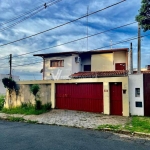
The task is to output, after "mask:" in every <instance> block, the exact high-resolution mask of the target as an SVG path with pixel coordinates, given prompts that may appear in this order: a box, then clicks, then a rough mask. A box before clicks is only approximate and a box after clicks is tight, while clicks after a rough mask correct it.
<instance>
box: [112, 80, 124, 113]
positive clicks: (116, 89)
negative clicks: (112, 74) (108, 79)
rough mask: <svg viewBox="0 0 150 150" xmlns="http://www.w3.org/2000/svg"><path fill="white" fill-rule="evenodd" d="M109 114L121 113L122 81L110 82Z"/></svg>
mask: <svg viewBox="0 0 150 150" xmlns="http://www.w3.org/2000/svg"><path fill="white" fill-rule="evenodd" d="M110 114H111V115H122V83H118V82H117V83H110Z"/></svg>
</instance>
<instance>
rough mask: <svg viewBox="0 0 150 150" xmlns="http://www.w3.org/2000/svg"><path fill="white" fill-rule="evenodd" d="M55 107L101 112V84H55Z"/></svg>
mask: <svg viewBox="0 0 150 150" xmlns="http://www.w3.org/2000/svg"><path fill="white" fill-rule="evenodd" d="M56 108H59V109H68V110H79V111H88V112H103V84H102V83H96V84H95V83H85V84H84V83H80V84H56Z"/></svg>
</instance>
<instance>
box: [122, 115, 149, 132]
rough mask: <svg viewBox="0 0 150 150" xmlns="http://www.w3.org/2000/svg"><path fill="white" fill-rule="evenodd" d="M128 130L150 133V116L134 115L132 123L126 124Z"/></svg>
mask: <svg viewBox="0 0 150 150" xmlns="http://www.w3.org/2000/svg"><path fill="white" fill-rule="evenodd" d="M125 129H126V130H129V131H131V132H144V133H150V117H137V116H134V117H132V120H131V122H130V123H128V124H127V125H126V126H125Z"/></svg>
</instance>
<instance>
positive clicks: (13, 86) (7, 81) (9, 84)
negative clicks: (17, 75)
mask: <svg viewBox="0 0 150 150" xmlns="http://www.w3.org/2000/svg"><path fill="white" fill-rule="evenodd" d="M2 82H3V84H4V87H5V88H7V89H8V92H9V104H11V94H12V92H13V91H15V92H16V95H18V92H19V86H18V85H17V83H16V82H15V81H14V80H12V79H11V78H3V79H2Z"/></svg>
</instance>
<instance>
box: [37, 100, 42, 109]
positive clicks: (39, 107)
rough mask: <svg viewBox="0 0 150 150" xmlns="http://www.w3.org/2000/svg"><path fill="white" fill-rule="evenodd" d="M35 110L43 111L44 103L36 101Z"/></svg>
mask: <svg viewBox="0 0 150 150" xmlns="http://www.w3.org/2000/svg"><path fill="white" fill-rule="evenodd" d="M35 109H36V110H41V109H42V102H41V101H40V100H36V102H35Z"/></svg>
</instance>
